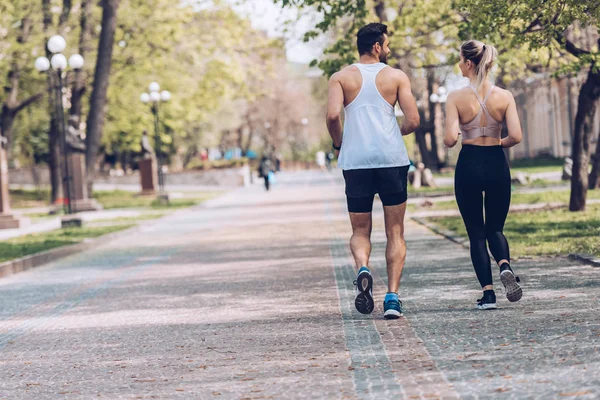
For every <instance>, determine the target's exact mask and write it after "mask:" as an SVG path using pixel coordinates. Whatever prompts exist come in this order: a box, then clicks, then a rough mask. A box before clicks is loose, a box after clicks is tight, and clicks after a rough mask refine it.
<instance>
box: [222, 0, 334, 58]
mask: <svg viewBox="0 0 600 400" xmlns="http://www.w3.org/2000/svg"><path fill="white" fill-rule="evenodd" d="M234 4H235V5H234V8H235V9H236V10H237V11H238V12H239V13H240V14H242V15H244V16H247V17H248V18H250V20H251V21H252V24H253V26H254V28H256V29H261V30H264V31H267V32H268V33H269V35H270V36H272V37H282V36H285V37H286V38H287V40H286V43H287V45H286V48H287V58H288V60H289V61H294V62H300V63H305V64H308V63H309V62H311V61H312V60H313V59H315V58H317V57H319V56H320V54H321V51H322V48H320V46H315V45H314V44H312V45H308V44H305V43H303V42H302V35H303V34H304V33H305V32H306V31H308V30H309V29H310V28H312V27H313V26H314V21H311V18H307V17H303V18H301V19H300V20H299V21H297V20H296V18H297V12H296V11H295V10H291V9H287V8H286V9H285V10H284V9H282V7H281V5H279V4H275V3H274V2H273V0H236V1H235V3H234ZM290 20H291V21H293V27H292V25H286V24H285V23H286V21H290ZM286 26H287V27H288V29H289V31H288V32H284V31H285V28H286Z"/></svg>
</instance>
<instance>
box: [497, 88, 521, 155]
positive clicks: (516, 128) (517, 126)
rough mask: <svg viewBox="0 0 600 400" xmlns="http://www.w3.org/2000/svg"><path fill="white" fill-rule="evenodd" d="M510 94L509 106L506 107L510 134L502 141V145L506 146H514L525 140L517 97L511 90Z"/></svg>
mask: <svg viewBox="0 0 600 400" xmlns="http://www.w3.org/2000/svg"><path fill="white" fill-rule="evenodd" d="M508 95H509V96H510V99H509V102H508V108H507V109H506V128H508V136H507V137H505V138H504V139H502V142H501V143H502V147H504V148H508V147H513V146H515V145H517V144H519V143H520V142H521V140H523V131H522V130H521V121H519V114H518V113H517V105H516V103H515V98H514V97H513V95H512V93H510V92H509V93H508Z"/></svg>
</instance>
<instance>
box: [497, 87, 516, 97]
mask: <svg viewBox="0 0 600 400" xmlns="http://www.w3.org/2000/svg"><path fill="white" fill-rule="evenodd" d="M494 93H495V94H496V95H498V96H502V97H504V98H506V99H511V98H512V97H513V94H512V92H511V91H510V90H507V89H503V88H501V87H498V86H494Z"/></svg>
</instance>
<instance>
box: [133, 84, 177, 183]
mask: <svg viewBox="0 0 600 400" xmlns="http://www.w3.org/2000/svg"><path fill="white" fill-rule="evenodd" d="M148 91H149V92H150V93H149V94H148V93H142V94H141V96H140V100H141V102H142V103H144V104H150V110H151V111H152V115H153V116H154V147H155V149H154V152H155V153H156V166H157V168H158V191H159V193H160V194H164V189H165V187H164V176H163V172H162V164H161V157H160V156H161V142H160V132H159V125H160V121H159V113H158V111H159V107H158V105H159V103H161V102H163V103H164V102H167V101H169V100H171V93H170V92H169V91H168V90H163V91H162V92H161V91H160V85H159V84H158V83H157V82H152V83H151V84H150V85H149V86H148Z"/></svg>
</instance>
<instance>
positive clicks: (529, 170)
mask: <svg viewBox="0 0 600 400" xmlns="http://www.w3.org/2000/svg"><path fill="white" fill-rule="evenodd" d="M510 170H511V172H513V173H515V172H523V173H525V174H539V173H542V172H561V171H562V164H561V165H559V166H556V165H538V166H531V167H511V169H510Z"/></svg>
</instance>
